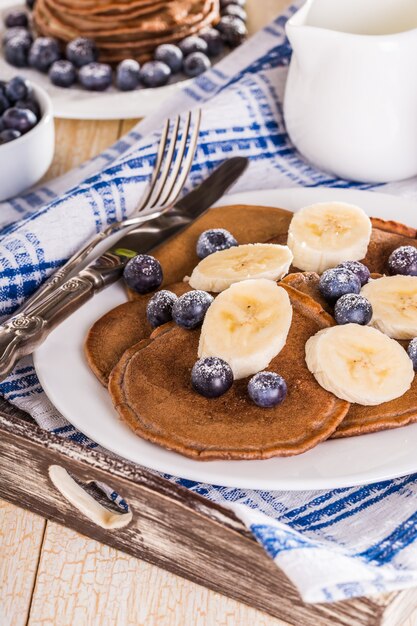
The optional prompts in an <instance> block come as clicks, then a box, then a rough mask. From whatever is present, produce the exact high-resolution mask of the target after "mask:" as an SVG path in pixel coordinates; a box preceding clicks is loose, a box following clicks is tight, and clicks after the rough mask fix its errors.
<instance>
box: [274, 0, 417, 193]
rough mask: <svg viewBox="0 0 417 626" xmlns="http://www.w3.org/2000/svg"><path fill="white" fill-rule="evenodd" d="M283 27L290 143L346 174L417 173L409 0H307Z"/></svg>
mask: <svg viewBox="0 0 417 626" xmlns="http://www.w3.org/2000/svg"><path fill="white" fill-rule="evenodd" d="M286 28H287V36H288V38H289V40H290V43H291V45H292V48H293V56H292V59H291V64H290V69H289V74H288V79H287V85H286V92H285V102H284V115H285V122H286V126H287V130H288V133H289V135H290V137H291V140H292V141H293V143H294V144H295V146H296V147H297V148H298V150H299V151H300V152H301V153H302V154H303V155H304V156H305V157H306V158H307V159H308V160H309V161H311V162H312V163H314V164H315V165H316V166H318V167H319V168H321V169H324V170H326V171H328V172H330V173H332V174H335V175H337V176H340V177H342V178H347V179H351V180H358V181H369V182H385V181H393V180H399V179H402V178H408V177H410V176H414V175H415V174H417V0H307V2H306V4H305V5H304V6H303V7H302V8H301V9H300V10H299V11H298V12H297V13H295V14H294V15H293V16H292V17H291V18H290V20H289V21H288V23H287V27H286Z"/></svg>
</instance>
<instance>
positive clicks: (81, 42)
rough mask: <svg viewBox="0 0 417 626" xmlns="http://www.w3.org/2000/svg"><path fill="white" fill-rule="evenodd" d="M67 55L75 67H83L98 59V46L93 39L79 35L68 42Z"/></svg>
mask: <svg viewBox="0 0 417 626" xmlns="http://www.w3.org/2000/svg"><path fill="white" fill-rule="evenodd" d="M65 57H66V58H67V59H68V61H71V63H73V65H75V67H83V65H88V64H89V63H94V62H95V61H97V59H98V50H97V46H96V44H95V43H94V41H93V40H92V39H88V38H87V37H77V39H73V40H72V41H70V42H69V43H68V44H67V47H66V48H65Z"/></svg>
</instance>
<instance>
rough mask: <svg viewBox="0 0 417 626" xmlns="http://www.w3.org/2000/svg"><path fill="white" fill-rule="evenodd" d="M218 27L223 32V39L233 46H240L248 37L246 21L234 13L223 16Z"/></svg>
mask: <svg viewBox="0 0 417 626" xmlns="http://www.w3.org/2000/svg"><path fill="white" fill-rule="evenodd" d="M216 28H217V29H218V30H219V32H220V33H221V34H222V36H223V39H224V40H225V42H226V43H228V44H229V46H232V48H234V47H236V46H238V45H239V44H241V43H242V41H243V40H244V39H246V37H247V35H248V30H247V28H246V25H245V22H242V20H241V19H239V18H238V17H235V16H234V15H225V16H224V17H222V18H221V20H220V22H219V23H218V24H217V26H216Z"/></svg>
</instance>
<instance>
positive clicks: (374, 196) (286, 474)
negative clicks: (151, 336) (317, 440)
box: [35, 188, 417, 490]
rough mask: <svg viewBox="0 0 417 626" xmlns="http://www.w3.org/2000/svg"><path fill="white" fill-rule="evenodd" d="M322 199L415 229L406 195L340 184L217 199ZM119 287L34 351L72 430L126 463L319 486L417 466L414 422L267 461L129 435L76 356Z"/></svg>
mask: <svg viewBox="0 0 417 626" xmlns="http://www.w3.org/2000/svg"><path fill="white" fill-rule="evenodd" d="M326 200H340V201H345V202H352V203H354V204H358V205H360V206H361V207H362V208H363V209H364V210H365V211H366V212H367V213H368V214H369V215H372V216H378V217H381V218H384V219H393V220H397V221H400V222H403V223H405V224H408V225H410V226H414V227H417V210H416V209H417V207H416V205H415V204H414V203H412V202H411V201H409V200H405V199H400V198H397V197H394V196H388V195H384V194H380V193H373V192H365V191H357V190H345V189H324V188H321V189H317V188H312V189H309V188H306V189H280V190H272V191H256V192H245V193H241V194H235V195H231V196H227V197H225V198H223V200H221V201H220V202H219V203H218V204H219V205H220V206H221V205H226V204H235V203H244V204H256V205H265V206H277V207H282V208H287V209H289V210H292V211H296V210H297V209H299V208H301V207H302V206H305V205H307V204H311V203H313V202H319V201H326ZM125 300H126V297H125V295H124V291H123V288H122V286H121V285H119V284H117V285H113V286H111V287H109V288H108V289H106V290H105V291H103V292H102V293H100V294H98V295H97V296H96V297H95V298H94V299H93V300H91V301H90V302H88V303H87V304H85V305H84V306H83V307H82V308H81V309H80V310H79V311H77V312H76V313H74V314H73V315H72V316H71V317H70V318H69V319H67V320H66V321H65V322H63V323H62V324H61V325H60V326H58V328H57V329H56V330H55V331H53V333H52V334H51V335H50V337H49V338H48V340H47V341H46V342H45V343H44V344H43V346H41V347H40V348H39V349H38V351H37V352H36V354H35V367H36V371H37V373H38V376H39V378H40V381H41V383H42V385H43V387H44V389H45V391H46V393H47V394H48V396H49V398H50V399H51V401H52V402H53V403H54V404H55V406H56V407H57V408H58V409H59V411H60V412H61V413H62V414H63V415H64V416H65V417H66V418H67V419H68V420H69V421H70V422H71V423H72V424H73V425H74V426H75V427H76V428H78V429H79V430H81V431H82V432H83V433H85V434H86V435H88V436H89V437H91V439H93V440H94V441H96V442H97V443H99V444H101V445H102V446H104V447H105V448H107V449H109V450H112V451H113V452H115V453H116V454H119V455H120V456H122V457H125V458H126V459H129V460H130V461H134V462H137V463H139V464H140V465H144V466H146V467H149V468H152V469H155V470H159V471H161V472H167V473H169V474H173V475H175V476H180V477H182V478H187V479H191V480H196V481H201V482H207V483H213V484H217V485H225V486H230V487H242V488H253V489H286V490H303V489H325V488H330V489H331V488H336V487H345V486H350V485H357V484H365V483H370V482H376V481H379V480H385V479H388V478H394V477H396V476H403V475H406V474H409V473H412V472H416V471H417V456H416V453H415V451H416V449H417V424H415V425H411V426H406V427H404V428H397V429H395V430H389V431H384V432H380V433H374V434H370V435H363V436H360V437H351V438H348V439H339V440H335V441H326V442H324V443H322V444H320V445H319V446H317V447H316V448H314V449H313V450H310V451H309V452H306V453H304V454H301V455H299V456H294V457H290V458H281V459H280V458H275V459H269V460H267V461H209V462H201V461H200V462H199V461H193V460H191V459H188V458H186V457H183V456H181V455H179V454H177V453H175V452H169V451H168V450H165V449H163V448H160V447H159V446H156V445H154V444H151V443H148V442H147V441H144V440H142V439H140V438H139V437H137V436H135V435H134V434H133V432H132V431H131V430H129V428H128V427H127V426H125V425H124V424H123V423H122V422H120V421H119V420H118V418H117V415H116V412H115V410H114V409H113V406H112V403H111V401H110V398H109V396H108V394H107V391H106V390H105V389H104V388H103V387H102V386H101V385H100V384H99V383H98V381H97V380H96V378H95V377H94V375H93V374H92V373H91V372H90V370H89V368H88V367H87V364H86V362H85V359H84V356H83V341H84V338H85V336H86V333H87V331H88V329H89V327H90V326H91V325H92V324H93V322H94V321H95V320H96V319H98V318H99V317H100V316H101V315H102V314H104V313H105V312H106V311H108V310H109V309H111V308H113V307H114V306H116V305H117V304H120V303H121V302H124V301H125Z"/></svg>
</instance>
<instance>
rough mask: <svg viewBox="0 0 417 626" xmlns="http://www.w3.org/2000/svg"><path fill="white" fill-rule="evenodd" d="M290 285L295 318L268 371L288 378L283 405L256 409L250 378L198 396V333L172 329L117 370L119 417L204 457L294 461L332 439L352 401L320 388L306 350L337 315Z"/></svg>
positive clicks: (135, 350) (113, 389) (131, 353)
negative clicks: (194, 378) (215, 394)
mask: <svg viewBox="0 0 417 626" xmlns="http://www.w3.org/2000/svg"><path fill="white" fill-rule="evenodd" d="M285 288H286V290H287V291H288V294H289V296H290V298H291V302H292V305H293V321H292V325H291V329H290V332H289V335H288V338H287V342H286V345H285V347H284V348H283V350H282V351H281V352H280V354H279V355H278V356H277V357H275V358H274V359H273V360H272V362H271V363H270V365H269V367H268V369H269V370H272V371H275V372H279V373H280V374H281V375H283V376H284V378H285V380H286V381H287V385H288V395H287V397H286V399H285V401H284V402H283V403H282V404H281V405H279V406H276V407H274V408H271V409H260V408H259V407H257V406H256V405H255V404H254V403H253V402H252V401H251V400H250V399H249V397H248V393H247V380H239V381H236V382H235V383H234V384H233V386H232V388H231V389H230V390H229V391H228V392H227V393H226V394H224V395H223V396H221V397H220V398H216V399H207V398H204V397H203V396H201V395H199V394H198V393H196V392H195V391H193V389H192V388H191V383H190V374H191V368H192V366H193V365H194V363H195V361H196V359H197V346H198V341H199V336H200V331H199V329H197V330H195V331H186V330H183V329H182V328H179V327H174V328H172V329H171V330H169V332H166V333H165V334H163V335H161V334H160V333H158V334H157V336H156V337H155V338H154V339H152V338H151V339H149V340H145V341H142V342H140V343H139V344H136V346H133V347H132V348H130V349H129V350H127V351H126V352H125V353H124V355H123V356H122V358H121V360H120V361H119V363H118V364H117V365H116V367H115V368H114V369H113V371H112V373H111V375H110V380H109V392H110V395H111V397H112V400H113V403H114V406H115V408H116V410H117V411H118V414H119V416H120V417H121V419H122V420H123V421H125V422H126V423H127V424H128V425H129V427H130V428H131V429H132V430H133V431H134V432H135V433H136V434H137V435H139V436H140V437H143V438H144V439H147V440H149V441H152V442H154V443H157V444H159V445H161V446H163V447H165V448H168V449H170V450H175V451H177V452H179V453H181V454H184V455H185V456H189V457H192V458H197V459H199V460H212V459H267V458H270V457H273V456H290V455H295V454H300V453H302V452H305V451H306V450H309V449H310V448H312V447H313V446H315V445H316V444H318V443H319V442H320V441H323V440H324V439H327V438H328V437H329V436H330V435H331V434H332V433H333V432H334V430H335V429H336V427H337V426H338V424H339V423H340V422H341V421H342V419H343V417H344V416H345V415H346V413H347V411H348V409H349V404H348V403H347V402H344V401H343V400H339V399H338V398H336V397H335V396H334V395H333V394H331V393H329V392H327V391H325V390H324V389H322V388H321V387H320V385H318V383H317V382H316V380H315V379H314V377H313V376H312V374H310V372H309V371H308V369H307V366H306V364H305V359H304V346H305V342H306V341H307V339H308V338H309V337H310V336H311V335H313V334H314V333H316V332H317V331H318V330H320V329H322V328H325V327H327V326H329V325H331V318H330V316H328V315H327V313H325V312H324V311H323V309H322V308H321V307H320V306H319V305H318V304H317V303H316V302H314V300H312V299H311V298H309V297H308V296H306V295H304V294H301V293H300V292H298V291H297V290H294V289H292V288H291V287H288V286H286V287H285Z"/></svg>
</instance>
